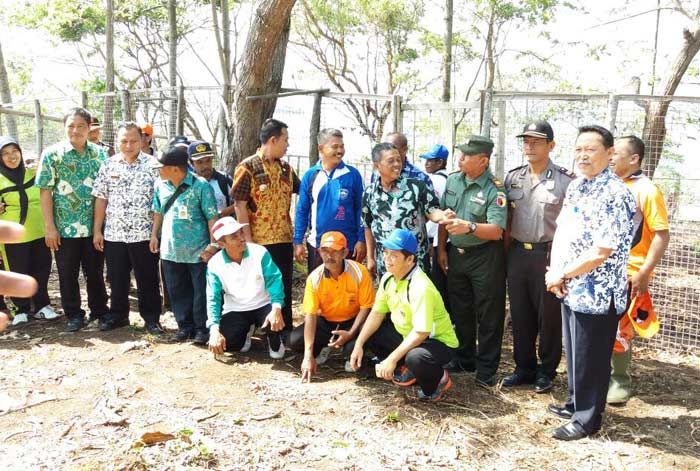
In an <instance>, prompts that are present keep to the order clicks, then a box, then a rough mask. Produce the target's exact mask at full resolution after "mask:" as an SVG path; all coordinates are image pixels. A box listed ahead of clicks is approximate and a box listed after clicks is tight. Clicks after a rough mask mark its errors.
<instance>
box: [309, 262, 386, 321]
mask: <svg viewBox="0 0 700 471" xmlns="http://www.w3.org/2000/svg"><path fill="white" fill-rule="evenodd" d="M373 304H374V287H373V286H372V278H371V277H370V276H369V273H368V272H367V269H366V268H365V266H364V265H362V264H360V263H357V262H355V261H353V260H345V270H344V271H343V273H341V274H340V276H339V277H338V279H337V280H334V279H333V277H332V276H330V274H329V273H328V271H327V270H326V269H325V267H324V266H323V265H321V266H320V267H318V268H316V269H315V270H314V271H312V272H311V274H310V275H309V277H308V278H307V279H306V290H305V291H304V302H303V303H302V307H301V309H302V311H303V312H304V314H307V315H320V316H321V317H323V318H324V319H326V320H327V321H329V322H345V321H347V320H350V319H353V318H355V316H357V313H358V312H360V309H366V308H371V307H372V305H373Z"/></svg>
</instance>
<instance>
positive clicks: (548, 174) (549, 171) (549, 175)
mask: <svg viewBox="0 0 700 471" xmlns="http://www.w3.org/2000/svg"><path fill="white" fill-rule="evenodd" d="M545 178H546V179H547V180H551V179H552V169H551V168H550V169H549V170H547V175H546V177H545Z"/></svg>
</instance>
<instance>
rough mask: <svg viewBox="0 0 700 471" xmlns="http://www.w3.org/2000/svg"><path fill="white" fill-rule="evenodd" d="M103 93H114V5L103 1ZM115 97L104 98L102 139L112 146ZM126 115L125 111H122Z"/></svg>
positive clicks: (111, 2)
mask: <svg viewBox="0 0 700 471" xmlns="http://www.w3.org/2000/svg"><path fill="white" fill-rule="evenodd" d="M105 13H106V15H105V91H106V92H107V93H112V92H114V3H113V1H112V0H105ZM114 98H115V97H113V96H110V95H108V96H105V99H104V100H105V101H104V116H102V121H103V133H102V139H104V141H105V142H106V143H107V144H109V145H112V146H113V145H114V102H115V99H114ZM123 112H124V113H126V110H124V111H123Z"/></svg>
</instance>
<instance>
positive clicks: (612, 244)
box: [551, 168, 636, 314]
mask: <svg viewBox="0 0 700 471" xmlns="http://www.w3.org/2000/svg"><path fill="white" fill-rule="evenodd" d="M635 208H636V204H635V201H634V197H633V196H632V193H631V192H630V191H629V190H628V189H627V187H626V186H625V184H624V183H623V182H622V180H620V179H619V178H618V177H617V176H616V175H615V174H614V173H613V172H612V171H611V170H610V169H609V168H606V169H605V170H603V171H602V172H601V173H599V174H598V175H596V176H595V177H593V178H591V179H586V178H583V177H579V178H577V179H576V180H574V181H573V182H571V184H570V185H569V188H568V189H567V191H566V197H565V199H564V206H563V207H562V210H561V213H560V214H559V217H558V219H557V231H556V233H555V235H554V241H553V244H552V261H551V266H552V270H553V271H555V272H558V271H563V270H564V268H565V267H566V266H568V265H569V264H570V263H571V262H573V261H574V260H576V259H577V258H579V257H580V256H581V254H582V253H584V252H586V251H588V250H590V249H591V248H593V247H600V248H609V249H612V253H611V254H610V256H609V257H608V258H607V259H606V260H605V261H604V262H603V263H602V264H601V265H599V266H598V267H597V268H595V269H594V270H591V271H589V272H587V273H584V274H582V275H579V276H577V277H574V278H571V279H570V280H568V281H567V282H566V289H567V291H568V293H567V294H566V296H565V297H564V300H563V302H564V304H566V305H567V306H569V308H571V310H573V311H576V312H581V313H584V314H607V313H608V310H609V308H610V302H611V297H612V299H613V300H614V304H615V309H616V311H617V313H618V314H621V313H622V312H623V311H624V310H625V306H626V304H627V259H628V257H629V251H630V246H631V244H632V216H633V215H634V212H635Z"/></svg>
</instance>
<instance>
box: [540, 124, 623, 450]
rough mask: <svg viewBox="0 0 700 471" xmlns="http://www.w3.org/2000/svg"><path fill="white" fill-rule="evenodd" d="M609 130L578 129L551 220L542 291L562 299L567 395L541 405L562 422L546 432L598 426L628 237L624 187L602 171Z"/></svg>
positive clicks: (588, 430) (584, 432)
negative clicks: (567, 178)
mask: <svg viewBox="0 0 700 471" xmlns="http://www.w3.org/2000/svg"><path fill="white" fill-rule="evenodd" d="M613 152H614V148H613V137H612V134H610V131H608V130H607V129H605V128H603V127H601V126H595V125H594V126H583V127H581V128H579V135H578V137H577V139H576V147H575V155H576V167H577V169H578V173H579V175H581V177H579V178H577V179H576V180H574V181H573V182H571V184H570V185H569V188H568V189H567V192H566V197H565V199H564V206H563V208H562V210H561V213H560V214H559V218H558V219H557V231H556V233H555V234H554V241H553V242H552V257H551V264H550V267H549V270H548V271H547V273H546V275H545V282H546V283H547V289H548V290H549V291H551V292H552V293H554V294H555V295H556V296H557V297H558V298H560V299H561V300H562V324H563V333H564V350H565V351H566V371H567V375H568V383H569V396H568V397H567V399H566V402H565V403H564V404H563V405H555V404H550V405H549V408H548V410H549V411H550V412H551V413H552V414H554V415H556V416H557V417H560V418H562V419H565V420H568V422H567V423H566V424H565V425H562V426H561V427H558V428H556V429H555V430H554V431H553V432H552V437H554V438H556V439H558V440H579V439H581V438H584V437H586V436H588V435H592V434H595V433H597V432H598V431H599V430H600V428H601V425H602V420H603V417H602V415H603V411H604V410H605V398H606V394H607V392H608V384H609V381H610V357H611V355H612V351H613V344H614V342H615V333H616V331H617V325H618V321H619V319H620V314H622V313H624V312H625V309H626V305H627V273H626V268H627V260H628V258H629V250H630V246H631V243H632V228H633V225H632V216H633V215H634V213H635V209H636V204H635V201H634V197H633V196H632V193H630V191H629V190H628V189H627V188H626V187H625V184H624V183H622V181H621V180H620V179H619V178H618V177H617V176H616V175H615V174H614V173H613V172H612V171H611V170H610V168H609V167H608V164H609V162H610V158H611V157H612V155H613Z"/></svg>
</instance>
